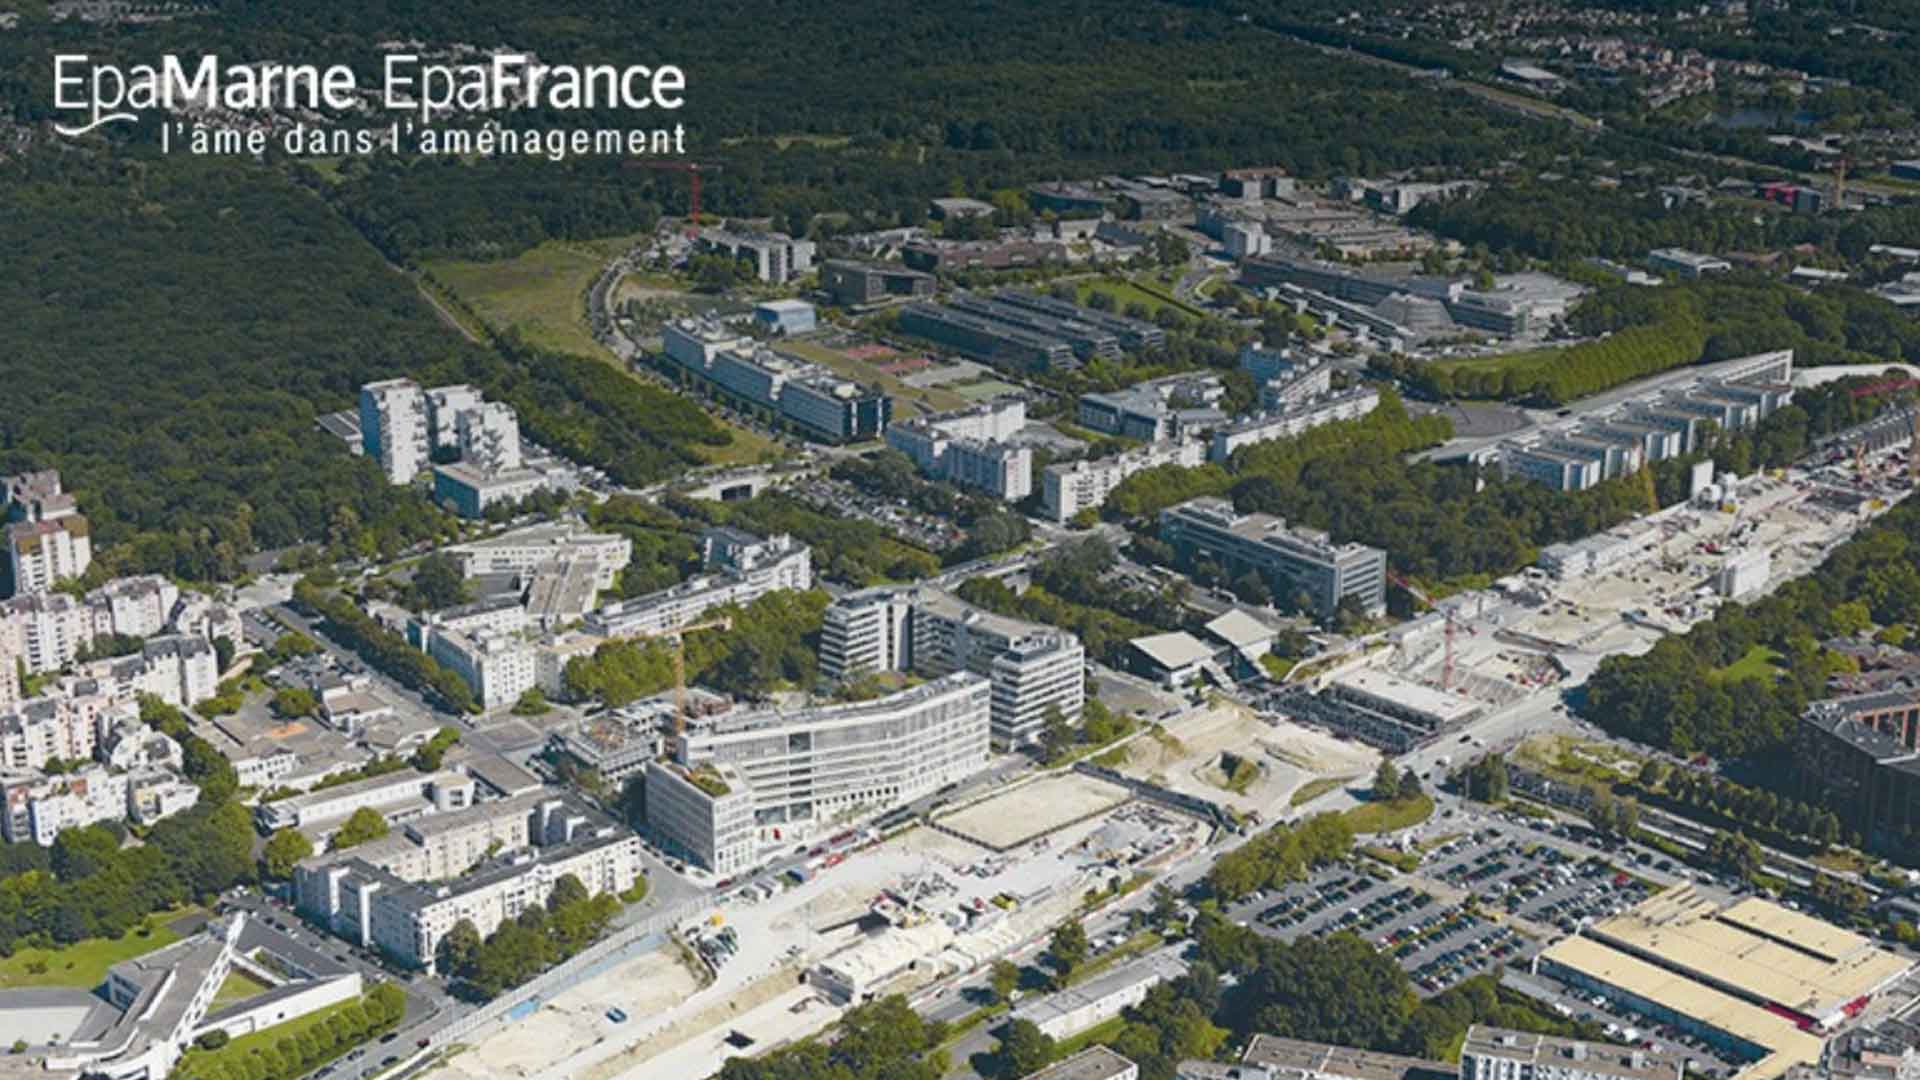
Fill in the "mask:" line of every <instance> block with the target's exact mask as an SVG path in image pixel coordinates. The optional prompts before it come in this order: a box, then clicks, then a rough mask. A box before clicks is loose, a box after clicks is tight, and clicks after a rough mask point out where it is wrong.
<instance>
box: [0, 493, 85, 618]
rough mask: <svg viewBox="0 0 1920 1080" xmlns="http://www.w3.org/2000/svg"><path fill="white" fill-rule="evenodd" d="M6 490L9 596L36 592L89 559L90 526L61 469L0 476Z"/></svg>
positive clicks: (78, 570) (81, 571)
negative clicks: (66, 484) (64, 479)
mask: <svg viewBox="0 0 1920 1080" xmlns="http://www.w3.org/2000/svg"><path fill="white" fill-rule="evenodd" d="M0 492H4V495H5V510H6V514H5V519H6V530H5V535H6V544H7V570H8V575H9V577H10V578H11V580H12V581H13V595H14V596H35V595H39V594H42V593H45V592H46V591H47V590H49V589H51V588H53V586H54V583H55V582H58V581H61V580H63V579H66V578H73V577H79V576H80V575H81V574H84V573H86V572H87V567H88V566H91V565H92V564H93V532H92V528H91V526H89V525H88V523H87V519H86V518H85V517H84V516H82V515H81V513H80V511H79V508H78V505H77V504H76V503H75V502H74V498H73V496H72V495H70V494H68V493H67V492H66V490H65V489H64V488H63V487H62V486H61V484H60V473H59V472H58V471H57V470H53V469H46V470H43V471H41V472H30V473H20V474H17V475H14V476H7V477H0Z"/></svg>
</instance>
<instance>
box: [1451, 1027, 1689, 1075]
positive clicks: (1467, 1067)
mask: <svg viewBox="0 0 1920 1080" xmlns="http://www.w3.org/2000/svg"><path fill="white" fill-rule="evenodd" d="M1686 1067H1687V1061H1686V1058H1685V1057H1683V1056H1682V1055H1680V1054H1673V1053H1656V1052H1654V1051H1652V1050H1643V1049H1641V1048H1640V1047H1637V1046H1614V1045H1612V1044H1610V1043H1599V1042H1588V1041H1586V1040H1584V1039H1563V1038H1559V1037H1557V1036H1553V1035H1536V1034H1533V1033H1531V1032H1524V1031H1509V1030H1507V1029H1505V1028H1494V1027H1487V1026H1486V1025H1484V1024H1475V1025H1473V1026H1472V1027H1471V1028H1468V1029H1467V1041H1466V1043H1465V1045H1463V1046H1462V1047H1461V1048H1460V1080H1681V1077H1682V1076H1684V1075H1685V1073H1686Z"/></svg>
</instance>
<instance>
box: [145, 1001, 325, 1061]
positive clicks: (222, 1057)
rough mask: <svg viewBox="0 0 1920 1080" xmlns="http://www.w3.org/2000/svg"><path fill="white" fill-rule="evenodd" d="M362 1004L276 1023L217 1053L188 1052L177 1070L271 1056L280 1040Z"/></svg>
mask: <svg viewBox="0 0 1920 1080" xmlns="http://www.w3.org/2000/svg"><path fill="white" fill-rule="evenodd" d="M359 1003H360V999H359V998H349V999H348V1000H346V1001H340V1002H335V1003H334V1004H332V1005H329V1006H327V1007H326V1008H324V1009H321V1010H319V1011H317V1012H311V1013H308V1014H307V1015H305V1016H302V1017H299V1018H298V1019H294V1020H289V1021H287V1022H286V1023H284V1024H275V1025H273V1026H272V1027H269V1028H262V1029H260V1030H259V1031H256V1032H254V1033H253V1034H251V1035H242V1036H240V1037H239V1038H237V1039H235V1040H233V1041H232V1042H230V1043H228V1044H227V1045H225V1046H223V1047H221V1048H220V1049H218V1050H199V1049H192V1050H188V1051H187V1052H186V1055H185V1056H184V1057H182V1058H181V1059H180V1064H179V1066H178V1067H177V1070H176V1071H177V1072H179V1071H186V1070H187V1068H188V1067H189V1066H192V1065H205V1064H207V1063H209V1062H210V1061H212V1060H215V1059H217V1060H219V1061H221V1062H227V1063H232V1064H235V1065H238V1064H240V1063H242V1062H245V1061H246V1060H247V1059H248V1058H249V1057H251V1056H253V1055H254V1054H261V1053H272V1052H273V1048H274V1045H275V1044H276V1043H278V1042H279V1041H280V1040H281V1039H285V1038H294V1037H298V1036H299V1034H300V1033H301V1032H303V1031H310V1030H312V1029H314V1028H317V1027H319V1026H320V1025H322V1024H324V1023H326V1022H327V1020H328V1019H329V1018H331V1017H333V1016H334V1015H336V1014H338V1013H343V1012H345V1011H347V1010H348V1009H350V1008H352V1007H353V1006H355V1005H357V1004H359ZM349 1049H351V1048H350V1047H345V1046H343V1047H341V1048H340V1053H342V1054H344V1053H346V1052H347V1051H348V1050H349Z"/></svg>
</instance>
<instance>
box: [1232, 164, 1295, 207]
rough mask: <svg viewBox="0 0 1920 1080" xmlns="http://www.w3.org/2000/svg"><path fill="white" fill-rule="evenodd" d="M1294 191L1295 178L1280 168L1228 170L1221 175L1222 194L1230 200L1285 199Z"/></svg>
mask: <svg viewBox="0 0 1920 1080" xmlns="http://www.w3.org/2000/svg"><path fill="white" fill-rule="evenodd" d="M1294 190H1295V184H1294V180H1293V177H1291V176H1288V175H1287V171H1286V170H1285V169H1282V168H1278V167H1263V168H1250V169H1227V170H1226V171H1224V172H1222V173H1221V174H1220V193H1221V194H1222V195H1226V196H1228V197H1230V198H1235V199H1284V198H1288V197H1290V196H1292V195H1293V193H1294Z"/></svg>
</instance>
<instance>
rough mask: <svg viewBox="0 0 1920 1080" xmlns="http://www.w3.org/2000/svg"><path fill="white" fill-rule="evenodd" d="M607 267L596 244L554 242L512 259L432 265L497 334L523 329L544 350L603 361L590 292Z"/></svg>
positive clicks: (429, 265) (440, 261)
mask: <svg viewBox="0 0 1920 1080" xmlns="http://www.w3.org/2000/svg"><path fill="white" fill-rule="evenodd" d="M605 265H606V258H605V257H604V256H603V255H602V254H601V253H600V250H598V249H597V247H596V246H595V245H588V244H568V243H562V242H559V241H548V242H547V243H544V244H541V245H540V246H539V247H536V248H532V249H530V250H528V251H525V252H523V253H521V254H520V255H518V256H515V257H514V258H511V259H501V260H498V261H496V262H468V261H465V260H461V259H436V260H432V261H430V262H428V263H427V264H426V267H427V269H428V270H430V271H432V272H433V275H434V276H435V277H436V278H438V279H439V280H440V282H441V283H442V284H444V285H445V286H446V287H447V288H448V289H450V290H452V291H453V292H454V293H455V294H457V295H458V296H459V297H460V298H461V299H462V300H464V301H466V302H467V303H468V304H469V305H471V306H472V308H473V310H474V311H476V312H478V313H479V315H480V317H481V318H482V319H484V320H486V322H487V325H488V326H490V327H492V328H493V329H494V330H496V331H499V332H502V333H504V332H505V331H507V330H508V329H509V328H512V327H518V328H519V330H520V334H521V336H522V337H524V338H526V340H527V341H528V342H529V343H530V344H532V345H535V346H537V347H539V348H542V349H550V350H552V351H554V352H565V353H572V354H574V355H575V356H585V357H590V358H601V357H604V356H606V351H605V350H604V349H602V348H601V347H600V343H599V342H597V341H595V340H593V334H592V333H591V332H590V331H589V330H588V329H587V308H586V291H587V287H588V286H589V285H591V284H593V279H594V278H595V277H597V276H598V275H599V273H600V270H601V268H602V267H604V266H605Z"/></svg>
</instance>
